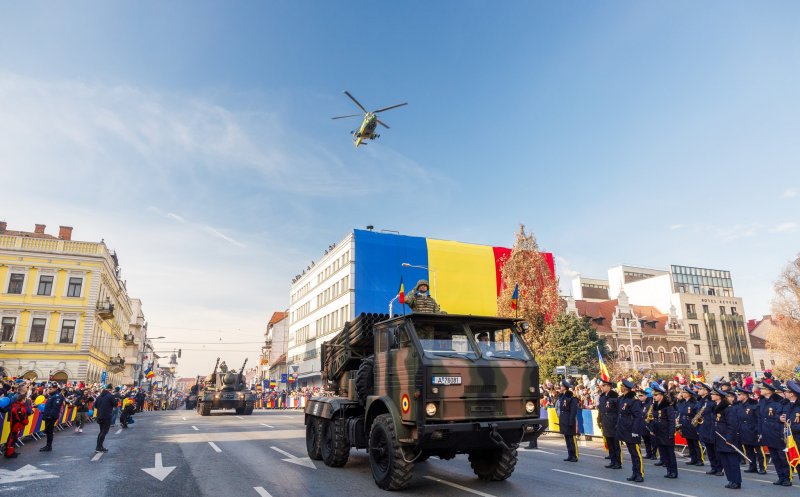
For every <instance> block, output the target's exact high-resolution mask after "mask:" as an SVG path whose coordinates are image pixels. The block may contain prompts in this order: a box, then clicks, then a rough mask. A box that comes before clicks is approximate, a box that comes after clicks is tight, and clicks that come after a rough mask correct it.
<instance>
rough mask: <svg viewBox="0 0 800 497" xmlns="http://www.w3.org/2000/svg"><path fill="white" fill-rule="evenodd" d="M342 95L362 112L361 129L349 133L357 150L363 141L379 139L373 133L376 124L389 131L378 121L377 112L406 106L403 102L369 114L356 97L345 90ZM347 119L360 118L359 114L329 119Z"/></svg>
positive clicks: (377, 135) (387, 127) (406, 103)
mask: <svg viewBox="0 0 800 497" xmlns="http://www.w3.org/2000/svg"><path fill="white" fill-rule="evenodd" d="M344 94H345V95H347V96H348V97H350V100H352V101H353V102H354V103H355V104H356V105H358V108H359V109H361V110H363V111H364V120H363V121H362V122H361V127H360V128H358V131H351V133H353V142H354V143H355V144H356V148H358V146H359V145H361V144H362V142H363V141H364V140H374V139H375V138H380V136H381V135H379V134H376V133H375V128H377V127H378V124H380V125H381V126H383V127H384V128H386V129H389V126H387V125H386V123H384V122H383V121H381V120H380V119H378V116H377V115H376V114H378V113H379V112H383V111H387V110H390V109H396V108H397V107H402V106H404V105H408V102H403V103H402V104H397V105H392V106H390V107H384V108H382V109H378V110H373V111H372V112H370V111H368V110H367V109H365V108H364V106H363V105H361V102H359V101H358V100H356V97H354V96H353V95H351V94H350V92H349V91H347V90H345V92H344ZM348 117H361V114H351V115H349V116H337V117H332V118H331V119H345V118H348ZM364 145H366V143H364Z"/></svg>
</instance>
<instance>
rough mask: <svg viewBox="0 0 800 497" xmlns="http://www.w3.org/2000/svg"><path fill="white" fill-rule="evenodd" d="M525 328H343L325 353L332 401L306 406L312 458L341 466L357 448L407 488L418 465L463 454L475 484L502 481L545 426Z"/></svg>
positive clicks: (442, 322) (383, 324)
mask: <svg viewBox="0 0 800 497" xmlns="http://www.w3.org/2000/svg"><path fill="white" fill-rule="evenodd" d="M527 329H528V326H527V323H524V322H523V321H521V320H516V319H507V318H497V317H479V316H463V315H452V314H450V315H445V314H416V313H415V314H410V315H407V316H399V317H393V318H390V317H389V316H388V315H380V314H362V315H360V316H359V317H358V318H356V319H355V320H353V321H352V322H348V323H346V324H345V326H344V328H343V329H342V331H341V332H340V333H339V334H338V335H336V336H335V337H334V338H333V339H332V340H330V341H329V342H327V343H326V344H324V345H323V347H322V353H321V361H322V365H321V370H322V374H323V379H324V380H326V381H327V382H328V387H329V389H331V390H332V391H333V392H334V395H333V396H326V397H315V398H312V399H310V401H309V402H308V403H307V405H306V409H305V427H306V449H307V452H308V455H309V457H310V458H312V459H316V460H322V461H324V463H325V464H326V465H328V466H332V467H340V466H344V465H345V464H346V463H347V460H348V458H349V455H350V450H351V448H356V449H367V451H368V453H369V464H370V468H371V470H372V476H373V478H374V480H375V483H376V484H377V485H378V486H379V487H380V488H382V489H384V490H397V489H402V488H405V487H406V486H407V485H408V484H409V482H410V481H411V477H412V472H413V468H414V464H415V463H419V462H422V461H425V460H426V459H428V458H429V457H431V456H436V457H439V458H440V459H452V458H454V457H455V456H456V455H458V454H467V455H468V458H469V462H470V464H471V466H472V469H473V471H474V472H475V474H476V475H477V476H478V478H480V479H482V480H490V481H498V480H505V479H506V478H508V477H509V476H511V474H512V473H513V472H514V468H515V466H516V463H517V450H516V449H517V447H518V446H519V444H520V443H522V442H526V441H531V440H533V439H535V438H537V437H538V436H539V435H540V434H541V433H542V431H543V430H544V429H545V428H546V427H547V420H546V419H543V418H541V417H540V411H539V400H540V392H539V367H538V365H537V364H536V362H535V360H534V357H533V354H532V353H531V352H530V350H529V349H528V347H527V346H526V344H525V342H524V340H523V339H522V335H523V334H524V333H525V332H526V331H527ZM487 337H488V341H482V340H478V338H481V339H483V340H485V339H486V338H487Z"/></svg>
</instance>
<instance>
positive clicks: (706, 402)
mask: <svg viewBox="0 0 800 497" xmlns="http://www.w3.org/2000/svg"><path fill="white" fill-rule="evenodd" d="M703 406H705V408H706V410H705V411H703V424H701V425H700V426H698V427H697V432H698V434H699V435H700V440H701V441H702V442H703V443H706V444H715V443H717V442H719V441H720V440H719V437H718V436H717V435H716V434H715V433H714V401H713V400H711V396H710V395H707V396H706V397H705V398H702V399H699V400H698V401H697V409H702V408H703Z"/></svg>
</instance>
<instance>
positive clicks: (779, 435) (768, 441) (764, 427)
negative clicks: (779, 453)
mask: <svg viewBox="0 0 800 497" xmlns="http://www.w3.org/2000/svg"><path fill="white" fill-rule="evenodd" d="M784 409H785V406H784V404H783V398H781V396H779V395H777V394H772V395H771V396H770V397H769V398H766V397H762V398H761V399H760V400H759V414H758V416H759V423H758V432H759V433H760V434H761V445H766V446H767V447H773V448H776V447H780V448H783V423H781V420H780V418H781V414H783V412H784Z"/></svg>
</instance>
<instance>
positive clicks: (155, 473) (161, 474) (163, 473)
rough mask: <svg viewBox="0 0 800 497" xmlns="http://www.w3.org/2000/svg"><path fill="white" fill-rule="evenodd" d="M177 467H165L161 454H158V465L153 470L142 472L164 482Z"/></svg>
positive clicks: (147, 469)
mask: <svg viewBox="0 0 800 497" xmlns="http://www.w3.org/2000/svg"><path fill="white" fill-rule="evenodd" d="M173 469H175V466H164V465H163V464H162V462H161V452H156V464H155V466H154V467H152V468H142V471H144V472H145V473H147V474H148V475H150V476H152V477H153V478H155V479H156V480H158V481H164V478H166V477H167V476H169V474H170V473H172V470H173Z"/></svg>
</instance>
